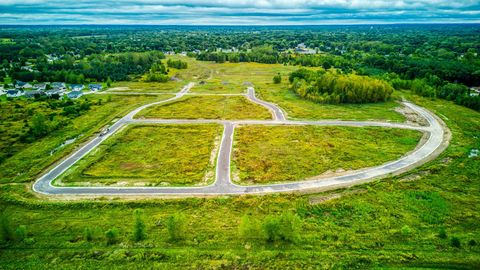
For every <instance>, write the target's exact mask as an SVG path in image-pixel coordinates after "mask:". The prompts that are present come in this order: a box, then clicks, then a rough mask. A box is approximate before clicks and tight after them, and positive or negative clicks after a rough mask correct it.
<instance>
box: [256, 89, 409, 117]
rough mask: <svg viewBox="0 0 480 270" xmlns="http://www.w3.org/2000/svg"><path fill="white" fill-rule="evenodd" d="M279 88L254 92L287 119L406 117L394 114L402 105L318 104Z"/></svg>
mask: <svg viewBox="0 0 480 270" xmlns="http://www.w3.org/2000/svg"><path fill="white" fill-rule="evenodd" d="M288 87H289V86H288V84H287V83H286V81H285V82H284V83H282V84H273V83H259V84H256V89H255V90H256V92H257V93H258V95H259V97H260V98H262V99H264V100H266V101H270V102H273V103H276V104H278V105H279V106H280V107H281V108H283V109H284V111H285V112H286V113H287V115H288V118H290V119H312V120H313V119H342V120H381V121H393V122H403V121H405V117H404V116H403V115H401V114H400V113H397V112H396V111H395V108H397V107H400V106H401V105H400V104H398V103H396V102H394V101H388V102H384V103H369V104H341V105H331V104H319V103H315V102H313V101H309V100H305V99H301V98H300V97H298V96H297V95H296V94H295V93H294V92H293V91H291V90H289V89H288Z"/></svg>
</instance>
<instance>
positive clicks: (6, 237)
mask: <svg viewBox="0 0 480 270" xmlns="http://www.w3.org/2000/svg"><path fill="white" fill-rule="evenodd" d="M0 230H1V231H0V234H1V237H2V240H3V241H5V242H10V241H13V240H14V239H15V237H14V234H13V230H12V227H11V225H10V219H9V218H8V217H7V216H5V215H2V216H1V217H0Z"/></svg>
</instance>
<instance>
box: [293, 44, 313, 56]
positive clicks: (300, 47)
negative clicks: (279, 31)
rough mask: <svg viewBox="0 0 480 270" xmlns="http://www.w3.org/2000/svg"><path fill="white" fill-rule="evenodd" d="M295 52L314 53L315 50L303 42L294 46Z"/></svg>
mask: <svg viewBox="0 0 480 270" xmlns="http://www.w3.org/2000/svg"><path fill="white" fill-rule="evenodd" d="M295 52H296V53H299V54H315V53H316V51H315V50H314V49H310V48H307V46H305V44H304V43H300V44H298V45H297V47H296V48H295Z"/></svg>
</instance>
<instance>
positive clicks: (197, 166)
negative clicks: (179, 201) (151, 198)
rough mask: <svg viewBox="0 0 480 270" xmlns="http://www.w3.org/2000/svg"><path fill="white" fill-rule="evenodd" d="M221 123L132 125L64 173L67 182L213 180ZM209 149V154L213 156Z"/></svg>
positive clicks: (199, 182)
mask: <svg viewBox="0 0 480 270" xmlns="http://www.w3.org/2000/svg"><path fill="white" fill-rule="evenodd" d="M221 132H222V128H221V126H219V125H155V126H142V125H138V126H137V125H133V126H129V127H127V128H126V129H125V130H123V131H121V132H120V133H119V134H116V135H114V137H113V138H109V139H108V140H106V141H105V142H103V143H102V144H101V145H100V146H99V147H98V148H97V149H96V150H95V151H94V152H92V153H91V154H89V155H87V156H86V157H85V158H84V159H82V160H81V161H79V162H78V163H77V164H76V165H75V166H73V167H72V168H70V169H69V170H68V171H67V172H65V174H64V176H63V177H60V179H59V181H61V183H62V184H67V185H72V184H73V185H112V184H115V185H127V186H128V185H137V186H138V185H176V186H178V185H180V186H183V185H205V184H207V183H210V182H212V181H213V180H214V177H215V173H214V166H215V159H216V155H215V153H216V151H214V149H216V148H217V146H218V144H219V140H220V137H221ZM212 153H213V154H212Z"/></svg>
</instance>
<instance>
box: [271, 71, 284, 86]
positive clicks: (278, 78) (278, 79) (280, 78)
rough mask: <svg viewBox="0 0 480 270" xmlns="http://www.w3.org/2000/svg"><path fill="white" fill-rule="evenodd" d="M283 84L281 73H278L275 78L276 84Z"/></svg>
mask: <svg viewBox="0 0 480 270" xmlns="http://www.w3.org/2000/svg"><path fill="white" fill-rule="evenodd" d="M281 82H282V75H280V73H277V75H275V76H273V83H274V84H279V83H281Z"/></svg>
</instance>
